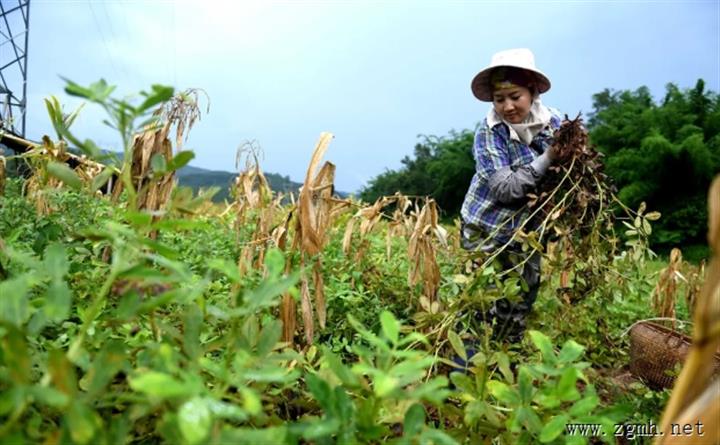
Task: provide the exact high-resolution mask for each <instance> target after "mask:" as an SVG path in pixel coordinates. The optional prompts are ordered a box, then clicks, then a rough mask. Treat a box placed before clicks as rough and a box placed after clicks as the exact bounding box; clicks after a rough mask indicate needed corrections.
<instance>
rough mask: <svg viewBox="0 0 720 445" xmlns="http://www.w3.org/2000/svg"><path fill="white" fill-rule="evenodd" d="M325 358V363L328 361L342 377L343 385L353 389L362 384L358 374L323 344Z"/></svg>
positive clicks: (331, 367)
mask: <svg viewBox="0 0 720 445" xmlns="http://www.w3.org/2000/svg"><path fill="white" fill-rule="evenodd" d="M323 360H325V363H327V365H328V367H329V368H330V369H331V370H332V372H333V373H334V374H335V376H336V377H337V378H338V379H340V381H341V382H342V384H343V386H345V387H347V388H349V389H352V388H356V387H358V386H359V385H360V382H359V380H358V378H357V376H356V375H355V374H353V373H352V371H351V370H350V368H348V367H347V366H345V364H343V362H342V360H340V358H339V357H338V356H337V355H335V354H334V353H333V352H332V351H331V350H330V348H328V347H326V346H323Z"/></svg>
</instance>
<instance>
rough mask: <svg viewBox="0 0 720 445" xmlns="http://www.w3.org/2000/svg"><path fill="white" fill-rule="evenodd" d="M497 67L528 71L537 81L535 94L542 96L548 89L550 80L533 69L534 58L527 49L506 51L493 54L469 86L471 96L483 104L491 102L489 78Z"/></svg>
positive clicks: (491, 94)
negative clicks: (488, 62) (488, 63)
mask: <svg viewBox="0 0 720 445" xmlns="http://www.w3.org/2000/svg"><path fill="white" fill-rule="evenodd" d="M499 67H514V68H522V69H524V70H527V71H530V72H532V73H533V75H534V76H535V77H536V79H537V83H536V86H537V92H538V94H542V93H544V92H546V91H547V90H549V89H550V79H548V77H547V76H546V75H545V73H543V72H542V71H540V70H539V69H537V68H536V67H535V56H534V55H533V53H532V51H530V50H529V49H527V48H517V49H508V50H505V51H500V52H498V53H495V54H493V56H492V59H491V60H490V65H489V66H488V67H487V68H485V69H483V70H482V71H480V72H479V73H477V75H475V77H474V78H473V80H472V83H471V84H470V88H471V89H472V92H473V94H474V95H475V97H477V98H478V99H480V100H482V101H484V102H492V100H493V87H492V85H490V76H491V75H492V72H493V70H495V68H499Z"/></svg>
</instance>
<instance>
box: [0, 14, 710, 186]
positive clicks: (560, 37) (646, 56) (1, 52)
mask: <svg viewBox="0 0 720 445" xmlns="http://www.w3.org/2000/svg"><path fill="white" fill-rule="evenodd" d="M0 1H2V3H3V5H4V6H6V9H7V6H9V5H12V4H16V2H17V0H0ZM30 8H31V10H30V33H29V44H28V46H29V48H28V94H27V100H28V107H27V130H26V136H27V137H28V138H30V139H34V140H39V139H40V137H41V136H42V135H43V134H49V135H54V133H53V131H52V128H51V126H50V124H49V120H48V118H47V112H46V110H45V105H44V103H43V99H44V98H46V97H48V96H50V95H56V96H57V97H58V98H59V99H60V101H61V102H62V103H63V104H64V105H65V108H66V111H71V110H72V109H74V107H75V106H77V105H78V104H79V100H78V99H77V98H73V97H70V96H68V95H67V94H65V93H64V91H63V88H64V82H63V80H62V79H61V78H60V76H63V77H66V78H68V79H71V80H73V81H75V82H77V83H79V84H83V85H87V84H89V83H91V82H94V81H96V80H98V79H100V78H104V79H106V80H107V81H108V82H109V83H111V84H113V85H117V86H118V88H117V90H116V93H117V95H118V97H133V96H134V97H137V93H138V92H139V91H141V90H143V89H148V88H149V87H150V85H151V84H155V83H160V84H166V85H172V86H174V87H175V88H176V89H178V90H184V89H186V88H201V89H203V90H204V91H205V92H206V93H207V95H208V96H209V99H210V103H209V107H210V110H209V113H205V112H204V111H205V109H204V107H205V106H206V105H207V104H206V103H205V101H204V100H203V101H202V105H203V116H202V119H201V121H200V122H198V123H197V124H196V125H195V127H194V128H193V129H192V131H191V133H190V135H189V139H188V141H187V142H186V144H185V147H186V148H190V149H193V150H194V151H195V153H196V158H195V159H194V160H193V162H192V163H191V165H194V166H196V167H202V168H206V169H212V170H225V171H236V168H235V154H236V150H237V148H238V147H239V146H240V145H241V144H243V143H244V142H247V141H255V143H256V144H257V145H258V146H260V147H261V148H262V150H263V153H264V155H263V158H262V159H261V166H262V167H263V169H264V170H265V171H266V172H273V173H280V174H282V175H288V176H289V177H290V178H291V179H292V180H294V181H297V182H302V181H303V179H304V177H305V172H306V169H307V165H308V163H309V161H310V157H311V155H312V151H313V148H314V146H315V144H316V142H317V140H318V137H319V136H320V133H321V132H323V131H329V132H331V133H333V134H334V135H335V138H334V140H333V142H332V143H331V144H330V148H329V149H328V151H327V153H326V155H325V160H329V161H331V162H333V163H334V164H335V165H336V166H337V170H336V176H335V177H336V179H335V185H336V189H338V190H341V191H345V192H355V191H358V190H359V189H361V188H362V187H363V186H364V185H366V184H367V183H368V181H369V180H371V179H372V178H373V177H375V176H377V175H378V174H381V173H382V172H384V171H385V170H387V169H397V168H399V167H401V165H402V164H401V159H402V158H403V157H405V156H412V153H413V150H414V146H415V144H416V143H418V142H420V141H421V140H422V139H421V135H435V136H444V135H448V134H449V133H450V132H451V131H452V130H457V131H459V130H463V129H474V128H475V126H476V125H477V123H478V122H480V121H481V120H482V119H483V118H484V116H485V114H486V112H487V110H488V108H489V104H487V103H484V102H480V101H478V100H477V99H475V98H474V97H473V96H472V93H471V92H470V81H471V79H472V78H473V76H474V75H475V74H476V73H477V72H478V71H479V70H481V69H483V68H484V67H486V66H487V65H488V64H489V62H490V58H491V56H492V54H493V53H495V52H497V51H500V50H504V49H509V48H518V47H526V48H530V49H531V50H532V51H533V52H534V54H535V59H536V63H537V66H538V68H539V69H541V70H542V71H543V72H545V73H546V74H547V75H548V77H549V78H550V80H551V81H552V88H551V90H550V91H548V92H547V93H546V94H544V95H543V97H542V99H543V102H544V103H545V104H547V105H550V106H552V107H555V108H558V109H559V110H561V111H562V112H564V113H567V114H568V115H571V116H575V115H577V113H579V112H583V113H588V112H591V111H592V95H593V94H595V93H598V92H600V91H602V90H604V89H605V88H610V89H612V90H627V89H631V90H634V89H636V88H638V87H640V86H643V85H645V86H647V87H649V89H650V91H651V93H652V94H653V96H654V97H655V98H656V100H660V99H661V98H662V96H663V94H664V91H665V85H666V84H667V83H668V82H673V83H675V84H676V85H678V86H679V87H681V88H691V87H693V86H694V85H695V83H696V81H697V80H698V79H699V78H703V79H704V80H705V81H706V84H707V87H708V88H709V89H711V90H713V91H718V90H719V89H720V2H719V1H718V0H713V1H687V0H683V1H643V2H639V1H622V2H614V1H612V2H611V1H552V2H551V1H533V2H512V1H504V2H490V1H422V0H415V1H343V2H340V1H338V2H329V1H292V2H289V1H286V2H271V1H263V2H251V1H240V0H236V1H220V0H215V1H212V0H205V1H202V2H201V1H180V0H176V1H152V0H143V1H121V0H111V1H88V0H31V6H30ZM9 51H10V45H2V46H0V60H5V59H7V58H8V56H9V53H8V52H9ZM104 118H105V116H104V115H103V112H102V110H101V109H100V108H99V107H97V106H95V105H88V106H86V107H85V108H84V109H83V111H82V113H81V115H80V118H79V119H78V121H77V123H76V124H75V126H74V127H73V129H74V131H75V133H76V134H78V135H80V136H81V137H82V138H91V139H93V140H95V141H96V142H97V143H98V144H99V145H100V146H101V147H102V148H106V149H110V150H117V151H120V150H121V147H120V146H121V143H120V138H119V135H117V134H116V133H115V132H114V131H113V130H111V129H108V128H106V127H104V126H103V124H102V120H103V119H104Z"/></svg>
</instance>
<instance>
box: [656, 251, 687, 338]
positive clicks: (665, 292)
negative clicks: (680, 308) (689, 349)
mask: <svg viewBox="0 0 720 445" xmlns="http://www.w3.org/2000/svg"><path fill="white" fill-rule="evenodd" d="M681 266H682V253H681V252H680V249H677V248H675V249H673V250H672V251H671V252H670V264H668V266H667V267H666V268H664V269H663V270H662V271H661V272H660V277H659V278H658V282H657V284H656V285H655V289H654V290H653V296H652V306H653V309H654V310H655V313H656V314H657V315H658V316H659V317H663V318H672V319H673V329H675V321H674V319H675V303H676V301H677V290H678V284H679V282H680V280H683V281H686V280H685V277H683V276H682V274H681V273H680V268H681Z"/></svg>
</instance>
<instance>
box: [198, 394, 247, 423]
mask: <svg viewBox="0 0 720 445" xmlns="http://www.w3.org/2000/svg"><path fill="white" fill-rule="evenodd" d="M205 403H206V404H207V407H208V409H209V410H210V412H211V413H212V415H213V417H216V418H218V419H228V420H234V421H237V422H244V421H245V420H247V418H248V416H247V414H246V413H245V411H243V410H242V409H241V408H240V407H238V406H237V405H233V404H232V403H227V402H221V401H219V400H215V399H212V398H209V397H208V398H205Z"/></svg>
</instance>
